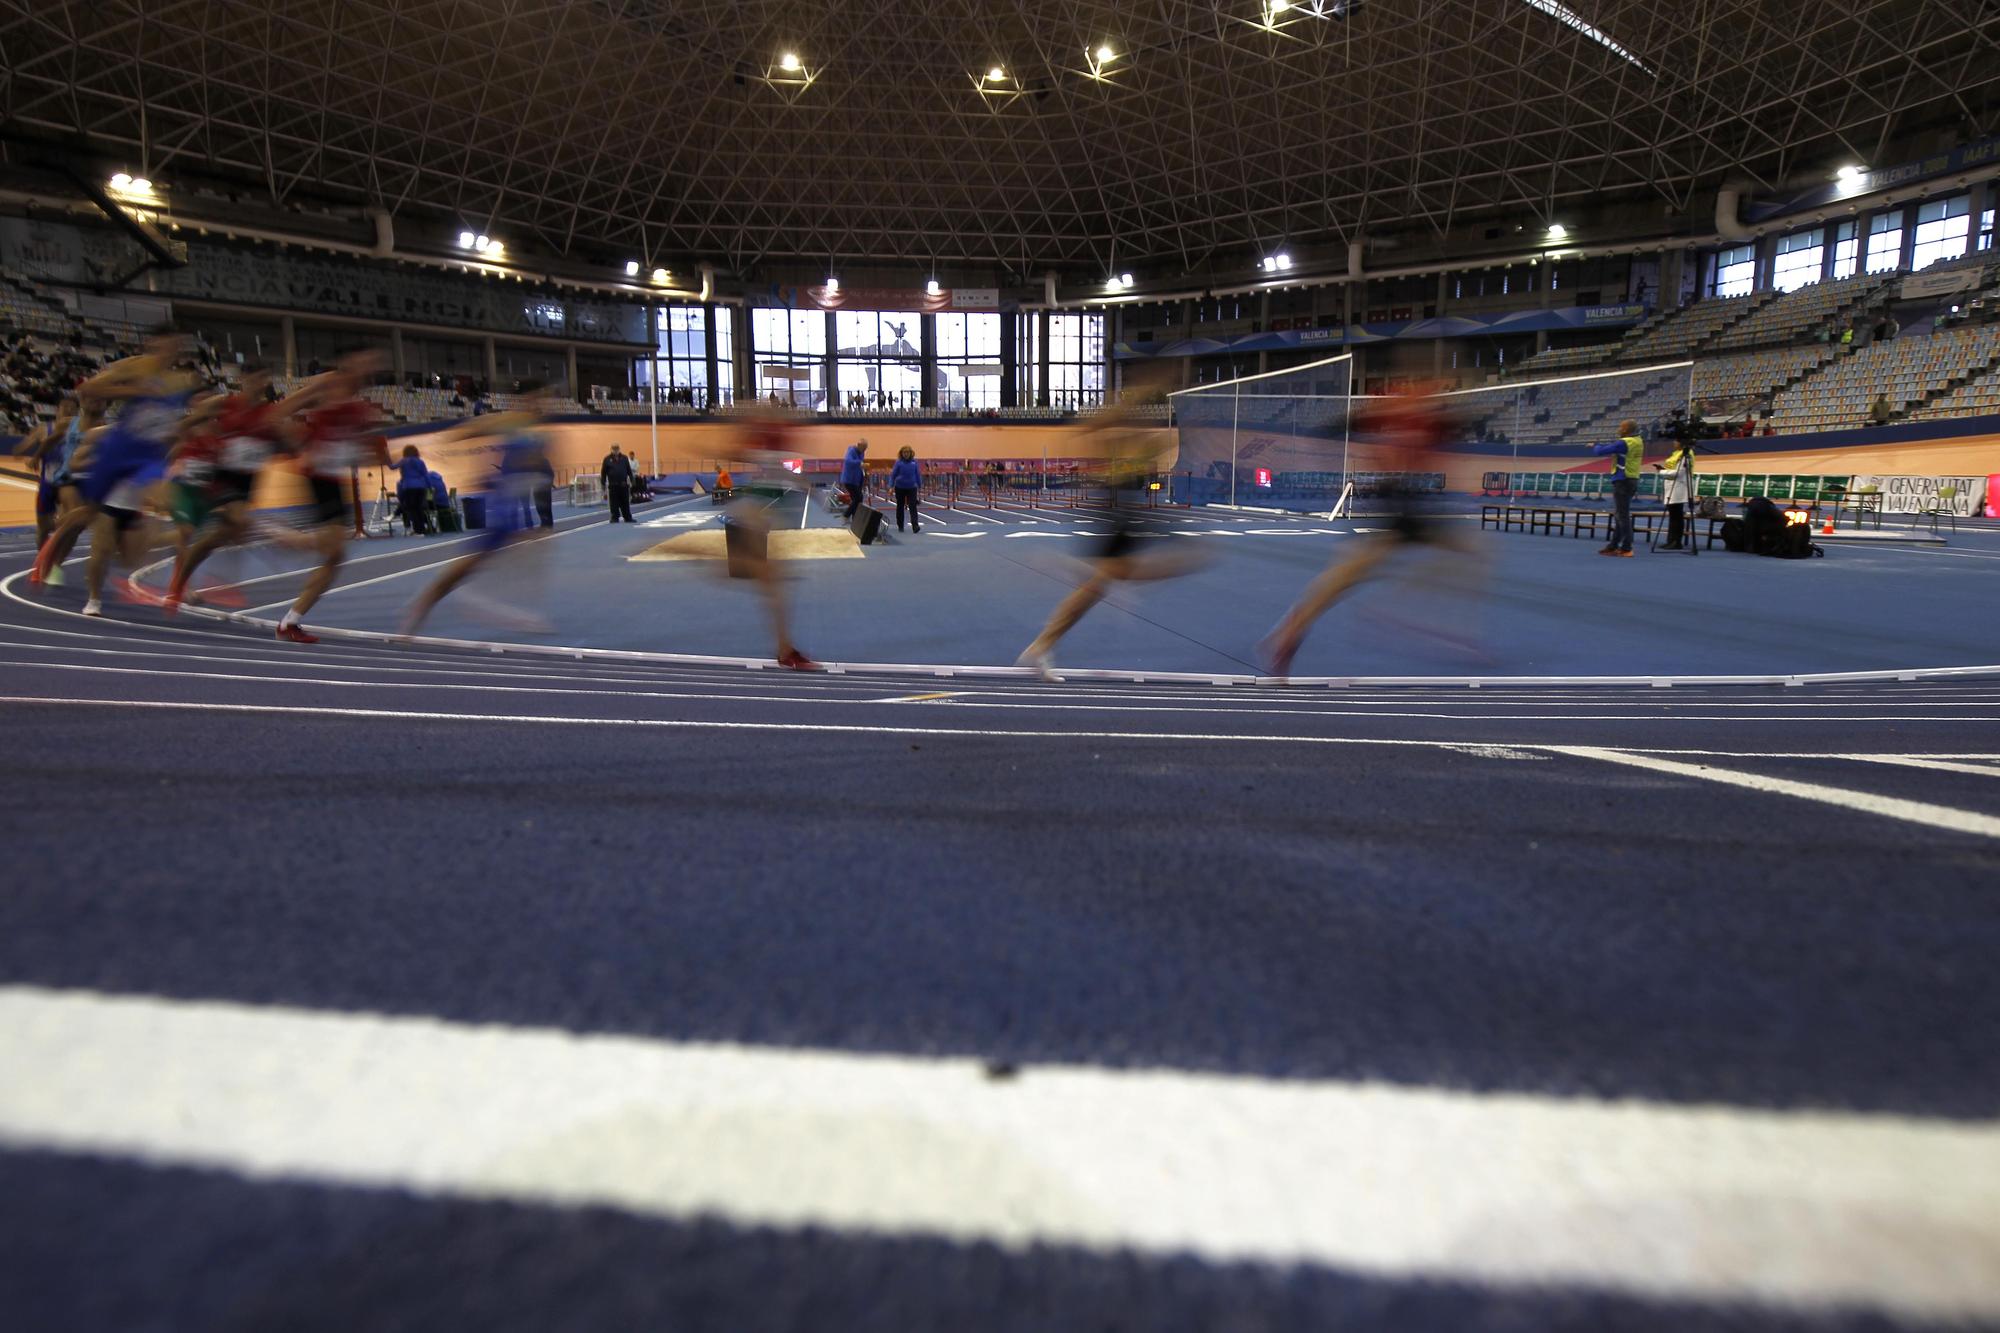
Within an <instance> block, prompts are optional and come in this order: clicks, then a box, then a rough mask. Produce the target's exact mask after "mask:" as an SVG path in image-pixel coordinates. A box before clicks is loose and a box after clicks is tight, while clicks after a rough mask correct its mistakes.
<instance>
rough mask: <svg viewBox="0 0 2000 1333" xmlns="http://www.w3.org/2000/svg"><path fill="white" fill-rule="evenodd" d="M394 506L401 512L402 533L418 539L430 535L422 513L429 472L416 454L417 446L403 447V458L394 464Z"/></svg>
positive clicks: (425, 515) (427, 522) (428, 492)
mask: <svg viewBox="0 0 2000 1333" xmlns="http://www.w3.org/2000/svg"><path fill="white" fill-rule="evenodd" d="M396 473H397V478H398V479H397V482H396V505H397V507H398V508H399V509H401V510H402V511H403V531H404V532H406V533H412V534H414V535H416V536H419V537H428V536H430V535H431V526H430V520H429V515H427V514H426V513H425V512H424V501H425V500H426V499H427V498H428V497H429V495H430V489H431V470H430V468H429V466H427V465H426V464H425V462H424V460H423V458H422V457H421V456H420V455H419V454H418V453H417V446H416V445H414V444H406V445H404V446H403V456H402V458H401V459H399V460H397V463H396Z"/></svg>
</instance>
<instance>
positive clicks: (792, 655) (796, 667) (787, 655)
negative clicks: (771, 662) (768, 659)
mask: <svg viewBox="0 0 2000 1333" xmlns="http://www.w3.org/2000/svg"><path fill="white" fill-rule="evenodd" d="M778 665H779V666H781V667H787V668H790V669H791V670H793V671H817V670H819V663H817V662H815V661H813V660H812V659H811V658H810V657H807V656H806V655H805V654H804V653H802V652H800V651H799V650H798V649H796V648H794V649H792V650H791V651H790V652H784V653H779V654H778Z"/></svg>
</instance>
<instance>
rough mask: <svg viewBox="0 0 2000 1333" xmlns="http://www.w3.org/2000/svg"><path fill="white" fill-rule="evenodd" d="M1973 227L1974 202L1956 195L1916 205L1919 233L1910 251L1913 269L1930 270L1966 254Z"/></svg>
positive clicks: (1967, 197)
mask: <svg viewBox="0 0 2000 1333" xmlns="http://www.w3.org/2000/svg"><path fill="white" fill-rule="evenodd" d="M1971 226H1972V199H1971V196H1969V195H1963V194H1961V195H1954V196H1953V197H1952V198H1950V199H1933V200H1931V201H1930V202H1929V203H1927V204H1919V205H1917V231H1916V235H1915V236H1914V237H1913V238H1912V240H1913V242H1914V245H1913V248H1912V250H1911V252H1910V267H1911V268H1912V269H1922V268H1928V267H1930V266H1931V265H1932V264H1935V263H1938V262H1940V261H1941V260H1946V259H1956V258H1958V257H1959V256H1960V255H1962V254H1964V253H1965V250H1966V243H1967V233H1968V231H1969V230H1970V229H1971Z"/></svg>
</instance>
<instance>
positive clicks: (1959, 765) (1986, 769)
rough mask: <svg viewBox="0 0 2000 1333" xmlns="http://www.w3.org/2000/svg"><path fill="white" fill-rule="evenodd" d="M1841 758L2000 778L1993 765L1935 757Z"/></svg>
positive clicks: (1999, 772) (1857, 756)
mask: <svg viewBox="0 0 2000 1333" xmlns="http://www.w3.org/2000/svg"><path fill="white" fill-rule="evenodd" d="M1839 757H1840V758H1842V759H1859V760H1864V761H1866V762H1868V763H1871V764H1894V765H1897V766H1899V767H1902V768H1928V769H1932V770H1934V771H1936V772H1939V773H1969V774H1971V775H1973V776H1974V777H1981V778H2000V768H1996V767H1994V766H1993V765H1991V764H1978V763H1967V762H1964V761H1959V760H1951V759H1940V758H1937V757H1936V756H1934V755H1913V754H1854V755H1841V756H1839Z"/></svg>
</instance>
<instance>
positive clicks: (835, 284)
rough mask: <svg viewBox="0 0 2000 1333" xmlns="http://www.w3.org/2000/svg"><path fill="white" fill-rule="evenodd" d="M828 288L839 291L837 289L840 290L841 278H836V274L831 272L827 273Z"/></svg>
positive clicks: (831, 290)
mask: <svg viewBox="0 0 2000 1333" xmlns="http://www.w3.org/2000/svg"><path fill="white" fill-rule="evenodd" d="M826 289H827V290H828V291H829V292H837V291H839V290H840V279H839V278H836V277H834V276H833V275H832V274H831V273H829V274H827V275H826Z"/></svg>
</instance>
